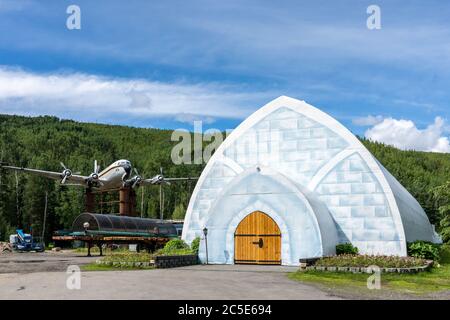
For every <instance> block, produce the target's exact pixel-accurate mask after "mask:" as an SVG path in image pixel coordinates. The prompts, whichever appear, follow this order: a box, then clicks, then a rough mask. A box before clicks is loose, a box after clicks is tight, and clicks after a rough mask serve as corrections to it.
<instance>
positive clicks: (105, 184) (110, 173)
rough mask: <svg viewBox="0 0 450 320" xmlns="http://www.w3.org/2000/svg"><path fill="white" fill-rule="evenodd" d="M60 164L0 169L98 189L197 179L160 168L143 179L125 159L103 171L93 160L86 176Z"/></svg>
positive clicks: (0, 166)
mask: <svg viewBox="0 0 450 320" xmlns="http://www.w3.org/2000/svg"><path fill="white" fill-rule="evenodd" d="M60 164H61V167H62V168H63V171H62V172H52V171H45V170H38V169H29V168H22V167H14V166H9V165H4V164H2V163H0V169H9V170H15V171H21V172H26V173H31V174H35V175H38V176H41V177H45V178H49V179H54V180H59V181H60V183H61V184H62V185H76V186H83V187H85V188H86V189H96V190H99V191H101V190H108V189H115V188H121V187H132V188H136V187H139V186H146V185H162V184H170V182H171V181H180V180H197V178H166V177H164V175H163V172H162V168H161V169H160V173H159V174H157V175H156V176H154V177H152V178H149V179H144V178H143V177H142V176H141V175H140V174H139V172H138V171H137V170H136V168H133V167H132V165H131V162H130V161H128V160H125V159H122V160H118V161H116V162H114V163H112V164H111V165H109V166H108V167H106V168H105V169H104V170H103V171H100V166H99V165H98V164H97V160H95V161H94V171H93V172H92V173H91V174H90V175H88V176H83V175H80V173H79V172H75V173H74V172H72V170H70V169H68V168H67V167H66V166H65V164H64V163H62V162H60ZM132 172H134V174H135V175H134V176H132Z"/></svg>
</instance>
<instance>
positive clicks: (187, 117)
mask: <svg viewBox="0 0 450 320" xmlns="http://www.w3.org/2000/svg"><path fill="white" fill-rule="evenodd" d="M175 120H176V121H178V122H183V123H193V122H194V121H202V122H203V123H205V124H212V123H214V122H215V121H216V119H215V118H213V117H204V116H200V115H195V114H192V113H180V114H177V115H176V116H175Z"/></svg>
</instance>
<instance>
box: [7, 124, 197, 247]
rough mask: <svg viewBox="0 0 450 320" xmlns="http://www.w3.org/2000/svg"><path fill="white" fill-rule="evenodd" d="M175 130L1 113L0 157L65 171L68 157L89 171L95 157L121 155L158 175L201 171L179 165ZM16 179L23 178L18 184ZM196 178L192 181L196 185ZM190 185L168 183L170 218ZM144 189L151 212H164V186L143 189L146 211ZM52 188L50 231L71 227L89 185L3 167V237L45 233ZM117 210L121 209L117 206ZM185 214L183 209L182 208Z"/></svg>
mask: <svg viewBox="0 0 450 320" xmlns="http://www.w3.org/2000/svg"><path fill="white" fill-rule="evenodd" d="M170 137H171V131H167V130H157V129H143V128H131V127H125V126H111V125H101V124H92V123H77V122H74V121H68V120H59V119H58V118H55V117H34V118H29V117H19V116H7V115H0V161H3V162H5V163H8V164H11V165H17V166H24V167H29V168H39V169H45V170H52V171H57V172H60V171H62V168H61V165H60V164H59V162H60V161H62V162H63V163H64V164H65V165H66V166H68V167H69V168H71V169H72V170H73V172H77V171H80V172H81V173H82V174H84V175H89V174H90V173H91V172H92V171H93V167H94V164H93V161H94V159H97V160H98V163H99V165H100V166H101V168H105V167H106V166H108V165H109V164H111V163H112V162H113V161H115V160H118V159H128V160H130V161H131V163H132V164H133V166H134V167H136V168H137V169H138V170H139V174H140V175H142V176H144V177H152V176H154V175H156V174H158V173H159V170H160V166H162V167H163V168H164V175H165V176H167V177H195V176H199V174H200V173H201V170H202V166H201V165H173V164H172V161H171V158H170V153H171V150H172V147H173V145H174V144H176V142H171V141H170ZM16 183H18V184H17V185H16ZM194 186H195V182H191V187H192V189H193V188H194ZM190 189H191V188H190V186H189V185H188V184H187V183H186V182H179V183H172V184H171V185H170V186H165V187H164V218H170V217H171V216H172V213H173V212H174V210H175V208H176V207H178V208H177V213H178V217H180V213H182V212H183V211H184V209H185V208H186V207H187V203H188V201H189V197H190V191H191V190H190ZM142 190H144V206H143V207H144V212H143V216H145V217H155V218H156V217H159V214H160V205H159V187H157V186H148V187H145V188H139V189H138V190H137V201H138V203H137V210H138V214H140V210H141V199H142V197H141V196H142V194H141V192H142ZM46 192H48V203H49V204H48V216H47V224H46V225H47V227H46V228H47V231H48V232H47V231H46V234H47V237H49V236H50V235H51V232H52V231H54V230H57V229H60V228H67V227H70V226H71V223H72V221H73V219H74V217H75V216H77V215H78V214H79V213H80V212H82V211H83V209H84V202H83V199H84V189H83V188H81V187H71V186H60V185H58V183H55V181H53V180H48V179H45V178H41V177H36V176H33V175H29V174H23V173H18V174H17V179H16V175H15V173H14V172H12V171H2V172H0V233H1V236H0V239H1V238H6V236H7V235H8V234H9V233H10V232H11V231H13V230H15V228H17V227H23V228H25V230H27V231H29V227H30V226H32V227H33V230H34V232H35V233H36V234H40V232H41V226H42V221H43V216H44V205H45V193H46ZM115 212H117V207H116V210H115ZM181 215H182V214H181Z"/></svg>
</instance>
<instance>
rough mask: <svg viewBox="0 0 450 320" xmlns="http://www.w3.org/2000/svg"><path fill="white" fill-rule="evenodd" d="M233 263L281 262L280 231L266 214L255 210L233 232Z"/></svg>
mask: <svg viewBox="0 0 450 320" xmlns="http://www.w3.org/2000/svg"><path fill="white" fill-rule="evenodd" d="M234 263H236V264H281V232H280V228H279V227H278V225H277V224H276V222H275V221H274V220H273V219H272V218H271V217H269V216H268V215H267V214H265V213H263V212H260V211H255V212H253V213H251V214H249V215H248V216H247V217H245V218H244V219H243V220H242V221H241V222H240V223H239V225H238V227H237V228H236V232H235V233H234Z"/></svg>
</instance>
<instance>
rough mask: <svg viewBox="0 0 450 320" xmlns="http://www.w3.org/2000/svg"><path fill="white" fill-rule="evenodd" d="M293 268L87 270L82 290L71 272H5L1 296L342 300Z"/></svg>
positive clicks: (83, 278)
mask: <svg viewBox="0 0 450 320" xmlns="http://www.w3.org/2000/svg"><path fill="white" fill-rule="evenodd" d="M293 270H295V269H293V268H287V267H271V266H211V265H210V266H202V265H199V266H192V267H184V268H176V269H155V270H139V271H93V272H82V276H81V289H80V290H69V289H67V287H66V280H67V277H68V275H67V274H66V273H65V272H35V273H26V274H15V273H7V274H0V299H163V300H164V299H181V300H185V299H266V300H277V299H314V300H317V299H336V297H333V296H330V295H328V294H327V293H325V292H322V291H320V290H318V289H316V288H314V287H311V286H308V285H305V284H301V283H298V282H295V281H291V280H289V279H288V278H287V276H286V272H290V271H293Z"/></svg>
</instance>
